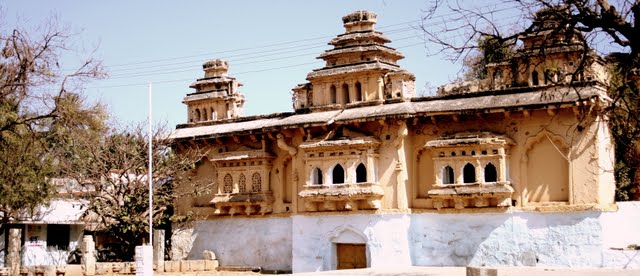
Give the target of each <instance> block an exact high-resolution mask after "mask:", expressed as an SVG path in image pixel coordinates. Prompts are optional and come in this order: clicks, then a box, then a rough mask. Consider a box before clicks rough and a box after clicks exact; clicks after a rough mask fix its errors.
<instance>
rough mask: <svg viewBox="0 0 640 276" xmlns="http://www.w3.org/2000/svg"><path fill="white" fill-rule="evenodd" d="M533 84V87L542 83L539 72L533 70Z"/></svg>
mask: <svg viewBox="0 0 640 276" xmlns="http://www.w3.org/2000/svg"><path fill="white" fill-rule="evenodd" d="M531 84H532V85H533V86H538V85H539V84H540V81H539V80H538V71H535V70H533V72H531Z"/></svg>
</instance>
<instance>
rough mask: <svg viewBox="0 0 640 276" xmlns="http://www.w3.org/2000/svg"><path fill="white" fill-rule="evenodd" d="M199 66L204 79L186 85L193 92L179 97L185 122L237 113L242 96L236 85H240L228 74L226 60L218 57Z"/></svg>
mask: <svg viewBox="0 0 640 276" xmlns="http://www.w3.org/2000/svg"><path fill="white" fill-rule="evenodd" d="M202 69H203V70H204V78H201V79H198V80H197V81H196V82H194V83H193V84H191V85H190V86H189V87H191V88H194V89H195V90H196V92H194V93H191V94H187V96H186V97H184V99H183V100H182V102H183V103H184V104H186V105H187V108H188V112H189V114H188V120H189V123H197V122H204V121H215V120H223V119H230V118H236V117H239V116H241V115H242V106H243V105H244V96H243V95H242V94H241V93H240V91H239V89H238V88H239V87H240V86H242V84H241V83H240V82H238V81H237V80H236V78H234V77H230V76H229V75H228V70H229V65H228V63H227V62H226V61H224V60H221V59H214V60H209V61H207V62H205V63H204V64H202Z"/></svg>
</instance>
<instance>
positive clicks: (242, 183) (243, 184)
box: [238, 173, 247, 193]
mask: <svg viewBox="0 0 640 276" xmlns="http://www.w3.org/2000/svg"><path fill="white" fill-rule="evenodd" d="M238 192H239V193H246V192H247V178H246V177H244V173H241V174H240V178H239V179H238Z"/></svg>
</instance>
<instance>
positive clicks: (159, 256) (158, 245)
mask: <svg viewBox="0 0 640 276" xmlns="http://www.w3.org/2000/svg"><path fill="white" fill-rule="evenodd" d="M153 264H154V265H155V267H156V272H164V230H160V229H156V230H153Z"/></svg>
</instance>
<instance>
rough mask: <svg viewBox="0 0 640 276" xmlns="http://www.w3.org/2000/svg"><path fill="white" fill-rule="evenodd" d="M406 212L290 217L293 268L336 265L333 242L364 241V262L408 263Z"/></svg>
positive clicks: (302, 269) (316, 268)
mask: <svg viewBox="0 0 640 276" xmlns="http://www.w3.org/2000/svg"><path fill="white" fill-rule="evenodd" d="M409 227H410V220H409V216H407V215H404V214H387V215H331V216H294V217H293V231H292V232H293V238H292V239H293V256H294V258H293V271H294V272H309V271H325V270H332V269H336V261H337V260H336V256H335V248H334V247H333V243H366V245H367V260H368V266H371V267H389V266H408V265H411V256H410V255H409V240H408V234H409V232H410V231H409Z"/></svg>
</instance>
